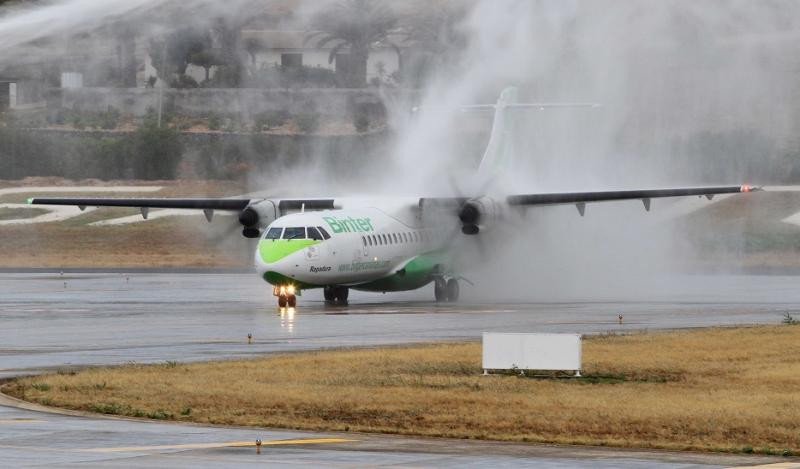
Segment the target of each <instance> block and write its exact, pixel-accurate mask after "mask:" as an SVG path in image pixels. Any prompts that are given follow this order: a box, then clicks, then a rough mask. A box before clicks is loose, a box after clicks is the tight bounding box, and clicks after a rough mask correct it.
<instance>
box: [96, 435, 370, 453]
mask: <svg viewBox="0 0 800 469" xmlns="http://www.w3.org/2000/svg"><path fill="white" fill-rule="evenodd" d="M353 441H357V440H347V439H344V438H305V439H298V440H272V441H264V442H262V443H261V446H279V445H319V444H331V443H350V442H353ZM255 445H256V443H255V441H229V442H227V443H225V442H222V443H188V444H184V445H157V446H125V447H120V448H89V449H84V450H81V451H88V452H92V453H128V452H135V451H161V450H170V449H210V448H241V447H246V446H255Z"/></svg>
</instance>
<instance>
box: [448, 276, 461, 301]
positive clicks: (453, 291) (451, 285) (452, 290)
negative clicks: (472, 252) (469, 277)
mask: <svg viewBox="0 0 800 469" xmlns="http://www.w3.org/2000/svg"><path fill="white" fill-rule="evenodd" d="M460 290H461V288H459V286H458V280H456V279H454V278H451V279H450V280H448V281H447V287H446V290H445V292H446V294H447V301H449V302H451V303H455V302H456V301H458V295H459V293H460Z"/></svg>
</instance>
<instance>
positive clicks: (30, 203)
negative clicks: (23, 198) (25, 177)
mask: <svg viewBox="0 0 800 469" xmlns="http://www.w3.org/2000/svg"><path fill="white" fill-rule="evenodd" d="M32 204H33V197H29V198H28V205H32Z"/></svg>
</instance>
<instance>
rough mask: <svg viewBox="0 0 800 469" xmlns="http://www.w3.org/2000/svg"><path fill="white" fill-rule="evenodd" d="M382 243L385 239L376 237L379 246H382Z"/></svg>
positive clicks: (379, 236)
mask: <svg viewBox="0 0 800 469" xmlns="http://www.w3.org/2000/svg"><path fill="white" fill-rule="evenodd" d="M384 241H385V239H383V238H381V235H378V244H380V245H381V246H383V244H384V243H383V242H384Z"/></svg>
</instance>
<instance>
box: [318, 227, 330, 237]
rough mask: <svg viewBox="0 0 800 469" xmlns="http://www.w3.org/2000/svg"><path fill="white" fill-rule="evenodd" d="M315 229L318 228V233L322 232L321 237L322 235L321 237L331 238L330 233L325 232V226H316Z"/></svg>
mask: <svg viewBox="0 0 800 469" xmlns="http://www.w3.org/2000/svg"><path fill="white" fill-rule="evenodd" d="M317 229H318V230H319V232H320V233H322V237H323V238H325V239H331V235H329V234H328V232H327V231H325V228H323V227H321V226H318V227H317Z"/></svg>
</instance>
